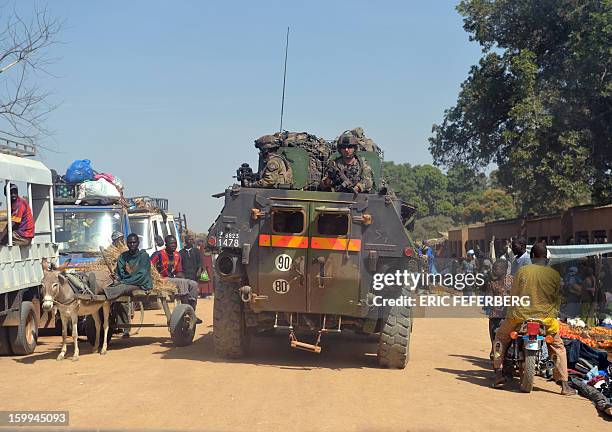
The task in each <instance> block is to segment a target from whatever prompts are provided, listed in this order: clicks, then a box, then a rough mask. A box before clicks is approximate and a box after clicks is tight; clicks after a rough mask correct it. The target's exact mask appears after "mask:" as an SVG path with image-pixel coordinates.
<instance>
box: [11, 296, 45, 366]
mask: <svg viewBox="0 0 612 432" xmlns="http://www.w3.org/2000/svg"><path fill="white" fill-rule="evenodd" d="M8 329H9V331H8V333H9V342H10V344H11V349H12V350H13V354H15V355H26V354H32V353H33V352H34V350H35V349H36V341H37V339H38V322H37V321H36V313H35V311H34V305H33V304H32V302H29V301H24V302H22V303H21V310H20V314H19V325H17V326H15V327H9V328H8Z"/></svg>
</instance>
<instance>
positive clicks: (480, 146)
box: [429, 0, 612, 218]
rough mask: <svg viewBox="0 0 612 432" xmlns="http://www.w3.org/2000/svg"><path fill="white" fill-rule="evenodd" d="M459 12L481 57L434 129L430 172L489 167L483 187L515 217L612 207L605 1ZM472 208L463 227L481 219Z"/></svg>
mask: <svg viewBox="0 0 612 432" xmlns="http://www.w3.org/2000/svg"><path fill="white" fill-rule="evenodd" d="M457 9H458V11H459V12H460V13H461V14H462V15H463V17H464V28H465V30H466V31H467V32H468V33H470V39H471V40H475V41H477V42H479V43H480V44H481V45H482V47H483V57H482V58H481V59H480V61H479V63H478V65H476V66H473V67H472V68H471V70H470V72H469V75H468V77H467V79H466V80H465V81H464V82H463V84H462V86H461V91H460V93H459V97H458V99H457V103H456V105H455V106H454V107H452V108H450V109H448V110H446V111H445V112H444V119H443V120H442V123H441V124H439V125H434V126H433V129H432V132H433V136H432V137H431V138H430V140H429V141H430V151H431V153H432V155H433V157H434V161H435V163H436V164H439V165H443V166H449V167H450V166H452V165H454V164H457V163H461V164H465V165H467V166H470V167H474V168H478V167H486V166H488V165H489V164H490V163H495V164H497V166H498V171H497V172H496V173H495V176H494V179H491V182H490V186H492V187H496V188H497V187H500V186H502V187H504V189H506V190H507V191H508V192H509V193H510V194H511V195H512V196H513V197H514V198H515V200H516V201H517V203H518V204H519V208H520V211H521V213H523V214H525V213H528V212H549V211H555V210H558V209H560V208H564V207H567V206H570V205H575V204H579V203H582V202H583V201H584V199H585V196H588V195H589V194H590V195H591V197H592V200H593V202H595V203H598V204H601V203H607V202H611V201H612V140H610V137H611V136H612V109H611V108H610V107H612V80H611V76H612V0H580V1H577V0H539V1H528V0H519V1H516V0H497V1H495V0H464V1H462V2H461V3H460V4H459V6H458V7H457ZM490 193H493V192H490ZM506 201H507V200H506V198H504V203H505V202H506ZM504 206H505V204H504ZM476 207H478V206H477V201H473V202H472V203H471V204H470V206H468V207H465V206H464V212H466V214H467V215H468V216H467V217H468V218H473V217H480V216H478V215H482V217H485V216H484V214H485V213H481V212H480V211H475V209H476ZM502 207H503V206H502Z"/></svg>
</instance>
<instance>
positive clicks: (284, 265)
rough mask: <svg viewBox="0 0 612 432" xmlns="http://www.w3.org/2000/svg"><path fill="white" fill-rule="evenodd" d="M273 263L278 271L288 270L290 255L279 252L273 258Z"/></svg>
mask: <svg viewBox="0 0 612 432" xmlns="http://www.w3.org/2000/svg"><path fill="white" fill-rule="evenodd" d="M274 264H275V265H276V269H277V270H278V271H282V272H286V271H289V270H290V269H291V257H290V256H289V255H287V254H280V255H279V256H277V257H276V259H275V260H274Z"/></svg>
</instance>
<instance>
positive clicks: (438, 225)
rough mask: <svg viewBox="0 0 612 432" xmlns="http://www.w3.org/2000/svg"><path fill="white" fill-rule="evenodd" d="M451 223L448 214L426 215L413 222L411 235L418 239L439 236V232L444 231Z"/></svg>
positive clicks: (452, 223)
mask: <svg viewBox="0 0 612 432" xmlns="http://www.w3.org/2000/svg"><path fill="white" fill-rule="evenodd" d="M453 225H454V222H453V220H452V219H451V218H450V217H448V216H426V217H424V218H422V219H417V221H416V222H415V223H414V231H413V237H414V238H415V240H418V241H423V240H429V239H434V238H439V237H441V236H440V233H445V232H446V231H448V229H449V228H450V227H452V226H453Z"/></svg>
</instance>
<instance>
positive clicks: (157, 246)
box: [129, 197, 182, 255]
mask: <svg viewBox="0 0 612 432" xmlns="http://www.w3.org/2000/svg"><path fill="white" fill-rule="evenodd" d="M130 201H131V202H132V203H135V204H133V205H132V206H130V208H129V214H130V222H129V223H130V231H131V232H133V233H135V234H136V235H138V238H139V239H140V249H144V250H145V251H147V253H148V254H149V255H153V253H154V252H156V251H158V250H161V249H163V248H164V244H163V239H165V238H166V236H167V235H173V236H174V237H176V241H177V250H180V249H181V248H182V244H181V236H180V233H179V229H178V226H177V223H176V221H175V220H174V216H173V215H172V214H171V213H168V200H167V199H164V198H150V197H134V198H132V199H131V200H130ZM136 203H137V204H136Z"/></svg>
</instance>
